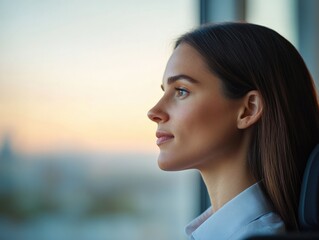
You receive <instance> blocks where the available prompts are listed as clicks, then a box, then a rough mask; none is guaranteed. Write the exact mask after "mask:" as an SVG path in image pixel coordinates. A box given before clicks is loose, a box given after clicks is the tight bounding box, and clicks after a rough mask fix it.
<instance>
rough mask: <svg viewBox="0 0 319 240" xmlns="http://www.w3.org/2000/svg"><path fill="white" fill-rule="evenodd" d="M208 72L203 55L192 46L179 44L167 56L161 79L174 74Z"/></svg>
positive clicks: (192, 74)
mask: <svg viewBox="0 0 319 240" xmlns="http://www.w3.org/2000/svg"><path fill="white" fill-rule="evenodd" d="M204 73H205V74H208V73H210V71H209V69H208V67H207V64H206V63H205V61H204V60H203V57H202V56H201V55H200V54H199V53H198V52H197V50H195V49H194V48H193V47H192V46H190V45H189V44H186V43H182V44H180V45H179V46H178V47H177V48H176V49H175V50H174V52H173V54H172V55H171V57H170V58H169V60H168V62H167V65H166V69H165V73H164V77H163V81H166V79H167V78H169V77H170V76H174V75H180V74H186V75H190V76H193V77H194V78H196V76H198V75H201V74H204Z"/></svg>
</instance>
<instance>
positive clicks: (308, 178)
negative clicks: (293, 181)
mask: <svg viewBox="0 0 319 240" xmlns="http://www.w3.org/2000/svg"><path fill="white" fill-rule="evenodd" d="M298 220H299V226H300V231H301V232H298V233H288V234H283V235H272V236H256V237H249V238H247V239H246V240H277V239H278V240H279V239H319V144H317V146H316V147H315V148H314V150H313V151H312V152H311V154H310V157H309V159H308V162H307V165H306V168H305V173H304V176H303V180H302V185H301V192H300V202H299V209H298Z"/></svg>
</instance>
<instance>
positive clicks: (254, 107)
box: [237, 90, 264, 129]
mask: <svg viewBox="0 0 319 240" xmlns="http://www.w3.org/2000/svg"><path fill="white" fill-rule="evenodd" d="M263 107H264V106H263V99H262V97H261V94H260V92H259V91H257V90H253V91H250V92H248V93H247V94H246V95H245V96H244V98H243V102H242V105H241V108H240V111H239V114H238V118H237V127H238V128H239V129H245V128H248V127H250V126H252V125H254V124H255V123H256V122H258V120H259V119H260V117H261V115H262V112H263Z"/></svg>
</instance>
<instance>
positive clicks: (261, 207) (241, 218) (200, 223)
mask: <svg viewBox="0 0 319 240" xmlns="http://www.w3.org/2000/svg"><path fill="white" fill-rule="evenodd" d="M185 230H186V234H187V235H188V237H189V239H192V240H213V239H216V240H226V239H227V240H239V239H245V238H246V237H249V236H252V235H254V236H255V235H266V234H279V233H284V232H285V225H284V222H283V221H282V219H281V218H280V216H279V215H278V214H276V213H275V212H274V210H273V207H272V206H271V204H270V203H269V200H268V199H267V197H266V196H265V194H264V193H263V191H262V189H261V186H260V183H255V184H254V185H252V186H250V187H249V188H247V189H246V190H244V191H243V192H241V193H240V194H238V195H237V196H236V197H235V198H233V199H232V200H230V201H229V202H227V203H226V204H225V205H224V206H223V207H221V208H220V209H219V210H218V211H216V212H215V213H213V212H212V208H211V207H210V208H208V209H207V210H206V211H205V212H204V213H203V214H201V215H200V216H199V217H197V218H196V219H194V220H193V221H192V222H191V223H190V224H189V225H187V226H186V229H185Z"/></svg>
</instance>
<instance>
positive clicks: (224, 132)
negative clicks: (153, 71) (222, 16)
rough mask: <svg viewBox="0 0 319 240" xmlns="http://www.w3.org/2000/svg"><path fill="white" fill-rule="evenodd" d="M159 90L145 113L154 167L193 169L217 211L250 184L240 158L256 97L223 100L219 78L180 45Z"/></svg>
mask: <svg viewBox="0 0 319 240" xmlns="http://www.w3.org/2000/svg"><path fill="white" fill-rule="evenodd" d="M162 88H163V90H164V94H163V97H162V98H161V99H160V100H159V102H158V103H157V104H156V105H155V106H154V107H153V108H152V109H151V110H150V111H149V112H148V117H149V118H150V119H151V120H152V121H154V122H156V123H157V125H158V128H157V137H158V141H157V144H158V146H159V148H160V154H159V157H158V165H159V167H160V168H161V169H163V170H166V171H175V170H184V169H198V170H199V171H200V173H201V174H202V177H203V179H204V182H205V184H206V186H207V189H208V192H209V195H210V199H211V202H212V206H213V210H214V211H217V210H218V209H219V208H220V207H221V206H222V205H223V204H225V203H226V202H227V201H229V200H230V199H232V198H233V197H235V196H236V195H237V194H238V193H240V192H241V191H243V190H244V189H246V188H247V187H249V186H250V185H252V184H253V183H254V182H255V181H254V179H253V177H252V176H251V174H250V173H249V170H248V166H247V164H246V163H247V156H246V154H247V149H248V147H249V141H250V135H251V131H252V129H251V126H252V125H253V124H254V123H255V122H256V121H258V119H259V117H260V115H261V113H262V101H261V97H260V95H259V93H258V92H257V91H251V92H249V93H248V94H247V95H246V96H245V97H243V98H241V99H230V98H227V97H226V96H224V93H223V91H222V85H221V81H220V79H218V78H217V77H216V76H214V75H213V74H212V73H211V72H210V71H209V69H208V67H207V65H206V63H205V62H204V61H203V59H202V57H201V55H200V54H199V53H198V52H197V51H196V50H195V49H194V48H192V47H191V46H190V45H188V44H185V43H182V44H180V45H179V46H178V47H177V48H176V49H175V50H174V52H173V54H172V56H171V57H170V59H169V61H168V63H167V66H166V69H165V73H164V77H163V83H162Z"/></svg>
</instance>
